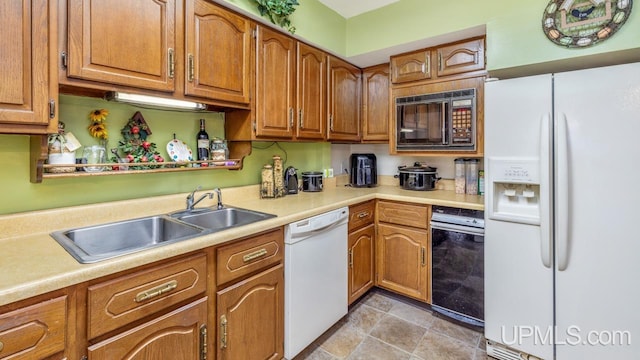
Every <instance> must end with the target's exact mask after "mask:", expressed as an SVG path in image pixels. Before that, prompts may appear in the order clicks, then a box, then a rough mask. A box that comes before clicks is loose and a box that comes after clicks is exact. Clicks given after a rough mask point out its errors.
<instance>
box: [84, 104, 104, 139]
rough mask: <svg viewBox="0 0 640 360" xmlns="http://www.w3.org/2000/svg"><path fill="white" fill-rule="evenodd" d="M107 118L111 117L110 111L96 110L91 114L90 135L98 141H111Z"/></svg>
mask: <svg viewBox="0 0 640 360" xmlns="http://www.w3.org/2000/svg"><path fill="white" fill-rule="evenodd" d="M107 116H109V110H107V109H96V110H93V111H92V112H90V113H89V121H90V122H91V124H89V127H88V129H89V134H91V136H93V137H94V138H96V139H100V140H103V141H106V140H108V139H109V132H107V123H106V120H107Z"/></svg>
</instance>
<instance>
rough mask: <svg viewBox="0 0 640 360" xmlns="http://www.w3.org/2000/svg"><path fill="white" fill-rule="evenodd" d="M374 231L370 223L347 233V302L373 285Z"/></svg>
mask: <svg viewBox="0 0 640 360" xmlns="http://www.w3.org/2000/svg"><path fill="white" fill-rule="evenodd" d="M375 233H376V232H375V227H374V225H373V224H371V225H369V226H367V227H364V228H362V229H360V230H358V231H355V232H352V233H350V234H349V304H351V303H352V302H354V301H355V300H357V299H358V298H359V297H360V296H362V295H364V294H365V293H366V292H367V291H368V290H369V289H371V288H372V287H373V285H374V276H375V260H374V259H375V257H374V255H375Z"/></svg>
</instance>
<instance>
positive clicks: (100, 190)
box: [0, 96, 331, 214]
mask: <svg viewBox="0 0 640 360" xmlns="http://www.w3.org/2000/svg"><path fill="white" fill-rule="evenodd" d="M101 108H106V109H108V110H109V112H110V114H109V116H108V117H107V128H108V130H109V132H110V135H109V137H110V140H109V147H116V146H117V140H118V139H119V138H120V129H121V128H122V126H123V125H124V124H125V123H126V122H127V121H128V119H129V118H130V117H131V116H132V115H133V114H134V113H135V112H136V111H138V110H139V111H140V112H141V113H142V115H143V116H144V118H145V120H146V121H147V123H148V124H149V126H150V127H151V130H152V131H153V134H152V135H151V136H150V137H149V140H150V141H151V142H154V143H156V144H157V145H158V149H159V152H160V153H161V154H162V155H163V156H165V157H166V156H167V155H166V150H165V147H166V144H167V143H168V142H169V141H170V140H171V139H172V138H173V133H175V134H176V138H178V139H181V140H184V141H185V142H188V143H189V145H190V146H191V148H192V149H193V148H195V140H194V138H195V134H196V133H197V131H198V125H199V121H198V119H200V118H204V119H206V125H207V132H208V133H209V136H210V137H211V138H213V137H214V136H218V137H223V136H224V114H221V113H206V114H202V113H180V112H174V111H161V110H149V109H142V108H136V107H133V106H130V105H125V104H116V103H111V102H107V101H104V100H100V99H93V98H81V97H74V96H61V97H60V120H62V121H63V122H64V123H65V125H66V129H67V131H71V132H72V133H73V134H74V135H76V137H77V138H78V140H80V142H81V143H82V144H83V145H95V144H97V143H98V142H97V140H96V139H94V138H92V137H91V136H90V135H89V133H88V131H87V130H86V127H87V125H88V124H89V120H88V114H89V112H90V111H92V110H94V109H101ZM278 144H279V145H280V146H281V147H282V148H283V149H284V151H286V155H285V152H284V151H283V150H281V149H279V148H278V147H277V146H275V145H274V143H271V142H256V143H254V144H253V145H254V149H253V152H252V154H251V155H250V156H248V157H246V158H245V162H244V168H243V169H242V170H238V171H236V170H233V171H231V170H202V171H187V172H171V173H156V174H131V175H117V176H91V177H80V178H59V179H45V180H44V181H43V182H42V183H40V184H32V183H30V182H29V137H28V136H20V135H0V169H2V175H1V176H0V187H1V188H2V201H0V214H8V213H17V212H24V211H30V210H38V209H47V208H54V207H61V206H71V205H82V204H89V203H96V202H106V201H115V200H124V199H132V198H142V197H147V196H154V195H165V194H175V193H180V192H188V191H192V190H193V189H195V187H196V186H198V185H202V186H203V187H204V188H213V187H221V188H224V187H232V186H241V185H249V184H258V183H259V181H260V170H261V168H262V166H263V165H264V164H267V163H271V162H272V159H271V157H272V156H273V155H276V154H278V155H282V156H283V159H284V156H286V160H287V161H286V163H285V166H289V165H292V166H295V167H296V168H298V169H299V170H300V171H307V170H321V169H323V168H328V167H330V166H331V146H330V145H329V144H328V143H286V142H279V143H278ZM81 154H82V153H81V150H78V151H77V153H76V157H80V156H81ZM176 206H177V207H178V208H179V207H180V206H182V204H176Z"/></svg>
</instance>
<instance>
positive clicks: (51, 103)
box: [49, 99, 56, 119]
mask: <svg viewBox="0 0 640 360" xmlns="http://www.w3.org/2000/svg"><path fill="white" fill-rule="evenodd" d="M54 117H56V101H55V100H53V99H49V119H53V118H54Z"/></svg>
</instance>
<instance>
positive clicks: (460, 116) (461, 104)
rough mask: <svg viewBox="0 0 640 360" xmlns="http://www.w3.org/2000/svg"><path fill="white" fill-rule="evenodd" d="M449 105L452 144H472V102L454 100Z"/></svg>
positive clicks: (468, 100)
mask: <svg viewBox="0 0 640 360" xmlns="http://www.w3.org/2000/svg"><path fill="white" fill-rule="evenodd" d="M451 105H452V109H451V128H452V129H451V130H452V140H453V143H457V144H461V143H473V129H472V126H473V108H472V106H473V102H472V100H471V99H464V100H454V101H453V103H452V104H451Z"/></svg>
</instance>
